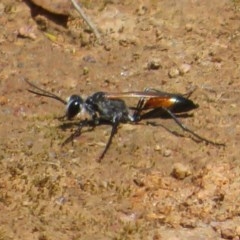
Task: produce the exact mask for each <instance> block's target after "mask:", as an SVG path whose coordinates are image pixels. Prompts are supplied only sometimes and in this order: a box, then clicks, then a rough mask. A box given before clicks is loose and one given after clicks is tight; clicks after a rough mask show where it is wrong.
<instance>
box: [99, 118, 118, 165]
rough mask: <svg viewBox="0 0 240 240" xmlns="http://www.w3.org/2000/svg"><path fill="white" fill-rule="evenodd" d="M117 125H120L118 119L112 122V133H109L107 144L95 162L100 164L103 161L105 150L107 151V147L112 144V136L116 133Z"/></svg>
mask: <svg viewBox="0 0 240 240" xmlns="http://www.w3.org/2000/svg"><path fill="white" fill-rule="evenodd" d="M119 123H120V120H119V119H118V118H117V119H116V120H115V121H114V122H113V124H112V131H111V134H110V137H109V139H108V142H107V144H106V146H105V148H104V150H103V152H102V153H101V155H100V156H99V157H98V159H97V160H96V161H97V162H101V160H102V159H103V157H104V155H105V154H106V152H107V150H108V149H109V147H110V145H111V143H112V139H113V137H114V135H115V134H116V133H117V128H118V125H119Z"/></svg>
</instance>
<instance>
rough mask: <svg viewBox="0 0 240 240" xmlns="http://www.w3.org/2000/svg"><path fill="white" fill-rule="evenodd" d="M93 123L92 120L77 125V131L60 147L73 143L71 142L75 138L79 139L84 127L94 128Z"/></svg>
mask: <svg viewBox="0 0 240 240" xmlns="http://www.w3.org/2000/svg"><path fill="white" fill-rule="evenodd" d="M95 125H96V124H95V122H94V121H93V120H84V121H82V122H80V123H79V126H78V128H77V130H76V131H75V132H74V133H73V134H71V135H70V136H69V137H68V138H67V139H66V140H65V141H64V142H63V143H62V146H64V145H66V144H68V143H70V142H72V143H73V140H74V139H75V138H77V137H79V136H80V135H81V133H82V129H83V127H85V126H92V127H93V128H94V127H95Z"/></svg>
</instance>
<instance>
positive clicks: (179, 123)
mask: <svg viewBox="0 0 240 240" xmlns="http://www.w3.org/2000/svg"><path fill="white" fill-rule="evenodd" d="M162 109H163V110H165V111H166V112H167V113H168V114H169V115H170V116H171V117H172V118H173V120H174V121H175V122H176V124H177V125H178V126H179V127H180V128H181V129H182V130H183V131H185V132H189V133H190V134H191V135H192V136H194V137H196V138H197V139H198V140H200V141H203V142H206V143H209V144H212V145H216V146H225V144H224V143H217V142H214V141H212V140H209V139H206V138H204V137H201V136H200V135H198V134H197V133H195V132H193V131H192V130H190V129H189V128H188V127H186V126H185V125H184V124H183V123H181V122H180V121H179V120H178V118H177V117H176V116H175V115H174V114H173V113H172V112H171V111H170V110H169V109H167V108H164V107H163V108H162Z"/></svg>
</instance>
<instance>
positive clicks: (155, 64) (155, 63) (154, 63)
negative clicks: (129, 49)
mask: <svg viewBox="0 0 240 240" xmlns="http://www.w3.org/2000/svg"><path fill="white" fill-rule="evenodd" d="M147 68H148V70H157V69H159V68H162V65H161V63H160V60H159V59H152V60H151V61H149V62H148V64H147Z"/></svg>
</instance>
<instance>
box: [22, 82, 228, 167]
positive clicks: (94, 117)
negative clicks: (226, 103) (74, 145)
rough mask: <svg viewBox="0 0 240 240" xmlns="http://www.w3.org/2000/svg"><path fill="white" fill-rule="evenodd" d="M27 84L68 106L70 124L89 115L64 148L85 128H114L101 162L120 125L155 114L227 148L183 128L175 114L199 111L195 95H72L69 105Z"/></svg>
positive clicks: (148, 92)
mask: <svg viewBox="0 0 240 240" xmlns="http://www.w3.org/2000/svg"><path fill="white" fill-rule="evenodd" d="M25 81H26V82H27V83H28V84H29V85H30V86H31V87H33V88H34V89H36V90H37V91H35V90H30V89H28V91H29V92H31V93H34V94H36V95H40V96H44V97H49V98H53V99H56V100H58V101H60V102H61V103H63V104H65V105H66V113H65V115H64V117H65V118H66V119H68V120H71V119H73V118H74V117H75V116H76V115H78V114H79V113H82V112H86V113H87V114H88V115H89V116H90V118H87V119H85V120H82V121H80V122H79V124H78V128H77V130H76V131H75V132H74V133H73V134H72V135H71V136H70V137H69V138H67V139H66V140H65V141H64V142H63V145H65V144H67V143H69V142H71V141H73V139H74V138H76V137H78V136H80V135H81V132H82V129H83V127H85V126H92V127H95V126H97V125H99V124H102V123H108V124H110V125H111V126H112V130H111V134H110V137H109V139H108V141H107V144H106V146H105V148H104V150H103V152H102V153H101V155H100V156H99V158H98V161H99V162H100V161H101V159H102V158H103V157H104V155H105V153H106V152H107V150H108V148H109V146H110V145H111V142H112V139H113V136H114V135H115V133H116V132H117V128H118V125H119V124H120V123H127V122H128V123H138V122H139V121H141V120H142V119H146V118H148V117H149V116H151V113H153V112H156V111H163V112H165V114H167V115H168V116H169V117H171V118H173V119H174V121H175V122H176V123H177V124H178V125H179V126H180V127H181V128H182V130H184V131H186V132H189V133H190V134H192V135H193V136H194V137H195V138H197V139H198V140H199V141H204V142H206V143H209V144H213V145H220V146H224V144H222V143H216V142H213V141H211V140H208V139H206V138H204V137H201V136H199V135H198V134H196V133H195V132H193V131H192V130H190V129H189V128H188V127H186V126H185V125H183V124H182V123H181V122H180V121H179V119H178V118H177V117H176V115H175V114H177V113H186V112H188V111H191V110H194V109H196V108H198V105H197V104H195V103H194V102H193V101H192V100H190V99H189V97H190V95H191V94H192V92H193V91H191V92H189V93H187V94H172V93H166V92H162V91H159V90H156V89H151V88H147V89H145V91H131V92H119V93H107V92H96V93H94V94H92V95H91V96H89V97H87V98H86V99H85V100H84V99H83V98H82V97H81V96H79V95H72V96H70V97H69V99H68V101H65V100H63V99H62V98H60V97H59V96H57V95H55V94H53V93H50V92H48V91H46V90H43V89H41V88H39V87H37V86H36V85H34V84H33V83H31V82H29V81H28V80H26V79H25ZM123 98H137V99H139V100H138V103H137V106H135V107H128V106H127V105H126V103H125V101H124V100H122V99H123Z"/></svg>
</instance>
